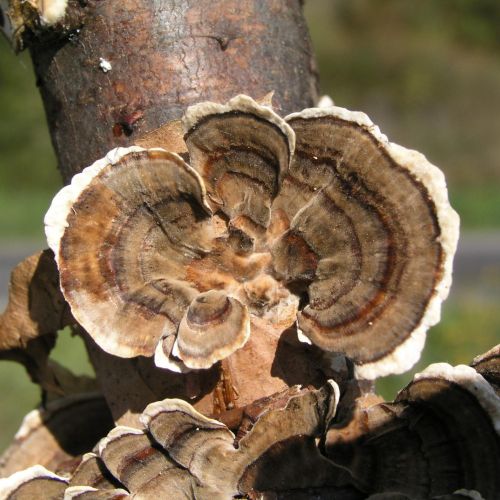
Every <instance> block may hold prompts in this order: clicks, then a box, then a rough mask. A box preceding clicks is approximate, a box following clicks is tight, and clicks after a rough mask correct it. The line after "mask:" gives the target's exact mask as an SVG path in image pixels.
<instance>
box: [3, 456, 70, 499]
mask: <svg viewBox="0 0 500 500" xmlns="http://www.w3.org/2000/svg"><path fill="white" fill-rule="evenodd" d="M67 484H68V481H67V479H65V478H63V477H60V476H58V475H56V474H54V473H52V472H50V471H48V470H47V469H46V468H45V467H42V466H41V465H34V466H33V467H30V468H28V469H24V470H22V471H19V472H16V473H15V474H13V475H12V476H9V477H7V478H4V479H0V500H33V499H34V498H43V499H46V500H62V499H63V496H64V490H65V489H66V486H67Z"/></svg>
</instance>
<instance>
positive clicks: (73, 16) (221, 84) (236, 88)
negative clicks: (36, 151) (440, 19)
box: [30, 0, 317, 183]
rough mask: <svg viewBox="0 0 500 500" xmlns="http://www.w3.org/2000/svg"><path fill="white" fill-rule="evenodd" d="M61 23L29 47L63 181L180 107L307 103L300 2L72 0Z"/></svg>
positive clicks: (312, 84)
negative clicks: (255, 101) (244, 100)
mask: <svg viewBox="0 0 500 500" xmlns="http://www.w3.org/2000/svg"><path fill="white" fill-rule="evenodd" d="M81 4H85V6H82V5H81ZM66 20H67V21H66ZM65 23H66V24H65V26H64V32H63V30H62V29H61V34H60V37H58V38H56V39H54V37H53V36H51V37H47V36H44V37H39V38H37V39H35V40H34V41H32V42H31V47H30V49H31V54H32V58H33V62H34V66H35V72H36V76H37V81H38V85H39V88H40V92H41V94H42V98H43V102H44V105H45V110H46V114H47V120H48V124H49V128H50V133H51V137H52V142H53V145H54V148H55V151H56V155H57V158H58V160H59V168H60V171H61V174H62V176H63V179H64V182H65V183H67V182H69V180H70V179H71V177H72V176H73V175H74V174H75V173H77V172H79V171H80V170H82V168H84V167H86V166H87V165H89V164H90V163H92V162H93V161H95V160H96V159H97V158H100V157H102V156H103V155H104V154H105V153H106V152H107V151H109V150H110V149H111V148H113V147H116V146H126V145H129V144H133V143H134V141H136V140H137V138H138V137H140V136H142V135H144V134H145V133H147V132H150V131H152V130H154V129H155V128H157V127H159V126H160V125H162V124H163V123H165V122H167V121H169V120H172V119H176V118H179V117H180V116H181V115H182V113H183V112H184V110H185V109H186V107H187V106H189V105H190V104H193V103H196V102H200V101H203V100H212V101H217V102H225V101H227V100H228V99H229V98H231V97H233V96H234V95H236V94H239V93H244V94H247V95H250V96H252V97H254V98H260V97H263V96H264V95H265V94H267V93H269V92H271V91H274V99H273V104H274V106H275V108H276V110H277V111H278V112H279V113H281V114H287V113H289V112H292V111H297V110H300V109H303V108H305V107H308V106H311V105H312V104H313V103H314V102H315V100H316V97H317V94H316V72H315V64H314V59H313V56H312V51H311V44H310V40H309V35H308V31H307V27H306V24H305V21H304V18H303V15H302V4H301V1H300V0H266V1H265V2H262V1H260V0H248V1H245V2H239V1H237V0H217V1H213V0H180V1H173V0H171V1H167V0H163V1H162V0H120V1H118V0H107V1H99V0H90V1H88V2H83V1H81V2H77V1H76V0H75V1H73V2H70V4H69V6H68V12H67V13H66V16H65ZM68 25H69V28H68ZM54 30H57V26H56V27H55V28H54ZM108 63H109V65H108Z"/></svg>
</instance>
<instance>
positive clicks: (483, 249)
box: [0, 231, 500, 314]
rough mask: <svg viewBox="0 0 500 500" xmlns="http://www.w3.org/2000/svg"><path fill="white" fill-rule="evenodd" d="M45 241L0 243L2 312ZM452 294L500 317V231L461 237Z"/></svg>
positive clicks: (0, 300) (469, 234) (468, 234)
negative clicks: (18, 270) (487, 306)
mask: <svg viewBox="0 0 500 500" xmlns="http://www.w3.org/2000/svg"><path fill="white" fill-rule="evenodd" d="M43 244H44V243H43V242H3V243H2V242H0V311H1V310H3V308H4V307H5V304H6V301H7V289H8V282H9V275H10V270H11V269H12V268H13V267H14V266H15V265H16V264H17V263H18V262H20V261H21V260H22V259H24V258H25V257H27V256H28V255H31V254H32V253H34V252H35V251H37V250H39V249H41V248H43V246H42V245H43ZM453 276H454V278H453V287H452V294H453V295H458V294H468V295H470V294H472V295H474V296H476V297H477V298H480V299H481V300H485V301H490V300H494V301H498V302H499V314H500V231H498V232H468V233H464V234H462V236H461V239H460V243H459V246H458V252H457V256H456V258H455V265H454V275H453Z"/></svg>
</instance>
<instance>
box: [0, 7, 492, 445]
mask: <svg viewBox="0 0 500 500" xmlns="http://www.w3.org/2000/svg"><path fill="white" fill-rule="evenodd" d="M305 11H306V15H307V19H308V22H309V26H310V29H311V35H312V38H313V43H314V47H315V50H316V55H317V61H318V66H319V73H320V76H321V88H322V92H323V93H325V94H329V95H330V96H331V97H332V98H333V99H334V101H335V104H337V105H339V106H343V107H347V108H350V109H356V110H362V111H365V112H366V113H367V114H368V115H369V116H370V117H371V118H372V120H373V121H374V122H375V123H377V124H378V125H380V127H381V129H382V131H383V132H384V133H386V134H387V135H388V136H389V138H390V139H391V140H392V141H393V142H397V143H400V144H403V145H405V146H407V147H410V148H414V149H417V150H419V151H422V152H424V153H425V154H426V156H427V157H428V158H429V159H430V160H431V161H432V162H433V163H435V164H437V165H439V166H440V167H441V168H442V169H443V170H444V172H445V174H446V176H447V179H448V185H449V191H450V198H451V201H452V204H453V206H454V207H455V208H456V209H457V211H458V212H459V213H460V216H461V219H462V232H463V234H464V241H465V243H464V245H465V247H464V248H465V250H467V252H468V254H467V255H469V257H468V260H467V259H465V260H464V261H463V262H465V264H464V266H465V265H467V266H469V267H468V268H467V269H468V270H467V269H465V268H464V270H463V271H462V270H457V271H458V272H457V273H456V276H457V279H456V284H455V287H454V288H453V292H452V295H451V297H450V299H449V300H448V301H447V302H446V304H445V306H444V308H443V320H442V322H441V323H440V324H439V325H438V326H436V327H434V328H433V329H432V330H431V331H430V333H429V336H428V342H427V345H426V348H425V351H424V354H423V357H422V361H421V362H420V363H419V364H418V365H417V367H416V368H415V370H420V369H422V368H423V367H424V366H426V365H427V364H429V363H431V362H435V361H448V362H450V363H453V364H457V363H469V362H470V360H471V358H472V357H473V356H474V355H475V354H479V353H481V352H483V351H485V350H487V349H488V348H489V347H491V346H493V345H495V344H497V343H499V342H500V312H499V310H498V309H499V308H498V303H499V299H500V267H499V262H500V246H497V245H500V140H499V138H500V118H499V116H500V2H499V1H498V0H418V1H415V0H309V1H307V2H306V5H305ZM59 186H60V181H59V175H58V172H57V169H56V161H55V157H54V154H53V152H52V149H51V145H50V139H49V136H48V131H47V128H46V123H45V118H44V114H43V109H42V105H41V101H40V97H39V95H38V91H37V89H36V86H35V81H34V77H33V72H32V69H31V63H30V61H29V57H28V55H27V54H21V55H20V56H17V57H16V56H14V55H13V54H12V53H11V52H10V49H9V47H8V45H7V43H6V42H4V41H3V40H0V250H1V252H0V260H1V259H2V254H3V253H9V252H10V254H9V255H12V254H14V255H19V260H21V259H22V258H23V257H24V256H25V255H27V254H28V253H30V252H31V250H32V249H33V250H34V249H36V248H41V247H45V243H44V239H43V231H42V219H43V214H44V213H45V211H46V209H47V207H48V205H49V203H50V200H51V198H52V196H53V194H54V192H55V191H56V190H57V189H58V188H59ZM465 250H464V251H465ZM492 255H493V257H492ZM495 255H497V256H498V258H497V259H496V260H495ZM485 256H486V257H485ZM474 259H475V261H474ZM479 260H481V261H482V262H480V263H478V262H477V261H479ZM460 262H462V261H460ZM480 264H481V265H480ZM483 264H484V265H483ZM2 286H3V287H6V282H5V280H4V281H2ZM54 357H55V358H56V359H57V360H59V361H60V362H61V363H62V364H64V365H66V366H71V367H72V368H73V369H74V370H75V371H76V372H79V373H91V368H90V365H89V364H88V361H87V359H86V355H85V353H84V350H83V347H82V345H81V343H80V342H79V341H78V340H74V339H71V338H70V336H69V334H68V333H67V332H64V333H63V334H62V335H61V336H60V341H59V342H58V346H57V348H56V352H55V355H54ZM415 370H413V371H412V372H411V373H408V374H405V375H404V376H401V377H388V378H387V379H384V380H382V381H380V382H379V383H378V388H379V390H380V391H381V392H382V393H383V395H384V396H385V397H387V398H388V399H392V398H393V396H394V395H395V392H396V390H397V389H398V388H401V387H402V385H403V384H404V383H406V382H407V381H408V380H409V379H410V378H411V375H412V373H414V371H415ZM0 394H1V395H0V401H1V402H0V429H1V431H0V450H1V449H3V448H4V447H5V446H6V445H7V443H8V442H9V441H10V439H11V438H12V435H13V434H14V432H15V430H16V429H17V427H18V426H19V423H20V420H21V417H22V416H23V415H24V414H25V413H26V412H27V411H29V410H30V409H32V408H33V407H34V406H35V405H36V404H37V402H38V391H37V389H36V388H35V386H33V385H32V384H31V383H30V382H29V380H28V377H27V376H26V375H25V373H24V371H23V369H21V368H20V367H18V366H17V365H14V364H13V363H10V362H2V363H0Z"/></svg>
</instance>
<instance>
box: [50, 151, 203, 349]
mask: <svg viewBox="0 0 500 500" xmlns="http://www.w3.org/2000/svg"><path fill="white" fill-rule="evenodd" d="M204 199H205V189H204V187H203V184H202V181H201V179H200V177H199V175H198V174H197V173H196V172H195V171H194V170H193V169H192V168H191V167H189V166H188V165H187V164H186V163H184V161H183V160H182V159H181V158H180V157H179V156H178V155H176V154H173V153H168V152H166V151H164V150H160V149H149V150H144V149H143V148H139V147H136V146H134V147H130V148H127V149H123V148H122V149H120V148H118V149H116V150H113V151H111V152H110V153H108V155H107V156H106V157H105V158H103V159H102V160H99V161H97V162H95V163H94V164H93V165H92V166H90V167H87V168H86V169H84V170H83V172H82V173H80V174H78V175H76V176H75V177H74V178H73V180H72V183H71V184H70V185H69V186H66V187H64V188H63V189H62V190H61V191H59V193H58V194H57V196H56V197H55V198H54V200H53V202H52V205H51V207H50V209H49V211H48V212H47V214H46V216H45V228H46V235H47V241H48V242H49V245H50V246H51V248H52V249H53V250H54V253H55V255H56V261H57V264H58V267H59V272H60V276H61V288H62V290H63V293H64V295H65V297H66V299H67V301H68V303H69V304H70V306H71V310H72V312H73V315H74V316H75V318H76V319H77V320H78V322H79V323H80V324H81V325H82V326H83V327H84V328H85V329H86V330H87V331H88V333H89V334H90V336H91V337H92V338H93V339H94V340H95V342H96V343H97V344H98V345H99V346H100V347H101V348H102V349H104V350H105V351H106V352H109V353H110V354H113V355H115V356H120V357H134V356H139V355H142V356H152V355H153V354H154V351H155V348H156V345H157V343H158V341H159V340H160V337H161V335H162V332H163V331H164V330H166V331H175V329H176V326H177V324H178V322H179V321H180V319H181V318H182V315H183V313H184V310H185V309H186V308H187V307H188V306H189V304H190V302H191V300H192V299H193V298H194V297H195V296H196V295H197V293H198V292H197V290H196V289H193V287H192V286H191V285H190V284H189V283H188V282H186V280H185V279H184V274H183V267H184V265H185V263H186V261H189V259H190V258H193V256H195V255H198V254H199V253H200V252H201V253H204V252H207V251H209V250H210V246H209V245H210V239H209V236H210V227H206V221H207V214H208V213H209V209H208V207H207V206H206V204H205V201H204ZM206 233H208V236H207V234H206ZM207 239H208V241H207ZM189 256H191V257H189Z"/></svg>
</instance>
